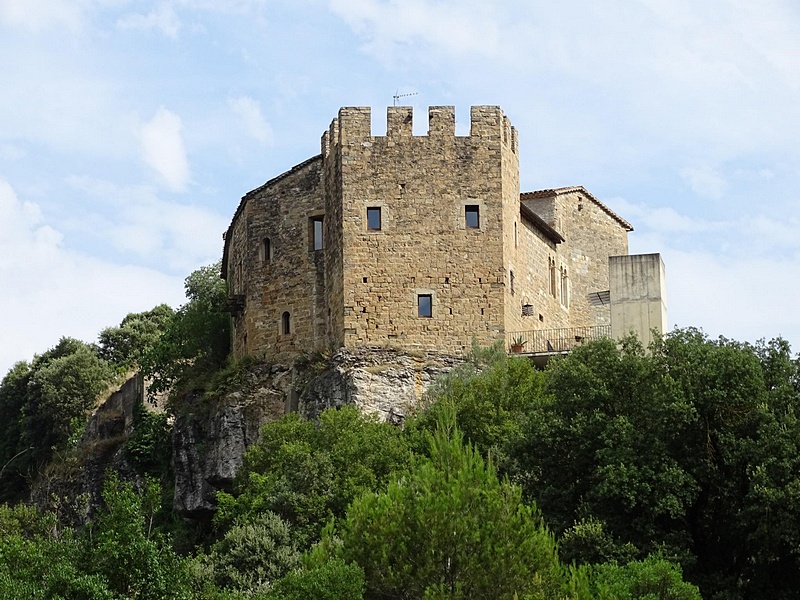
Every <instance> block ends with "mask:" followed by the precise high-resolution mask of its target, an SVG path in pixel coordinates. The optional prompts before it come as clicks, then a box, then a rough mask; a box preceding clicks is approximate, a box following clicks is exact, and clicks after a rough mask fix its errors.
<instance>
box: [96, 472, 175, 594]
mask: <svg viewBox="0 0 800 600" xmlns="http://www.w3.org/2000/svg"><path fill="white" fill-rule="evenodd" d="M160 496H161V491H160V489H159V486H158V484H156V483H155V482H153V481H152V480H150V481H148V482H147V485H146V486H145V488H144V490H143V492H142V494H141V495H139V494H137V493H136V492H135V491H134V490H133V487H132V485H131V484H129V483H122V482H120V481H119V479H118V478H117V476H116V474H114V473H109V476H108V478H107V479H106V484H105V486H104V488H103V500H104V501H105V504H106V507H105V509H104V510H103V511H102V512H101V514H100V516H99V517H98V519H97V522H96V523H95V524H94V527H93V528H92V530H91V537H90V542H89V547H88V552H87V558H88V565H89V568H90V569H91V572H92V573H93V574H95V575H98V576H100V577H102V578H103V580H104V581H106V582H107V583H108V586H109V588H111V589H112V590H113V591H114V593H115V594H117V595H119V596H120V597H122V598H141V599H142V600H145V599H148V600H150V599H152V600H159V599H162V598H175V599H180V598H190V597H191V595H190V580H189V574H188V569H187V565H186V564H185V561H184V560H183V559H181V558H179V557H178V556H177V555H176V554H175V553H174V552H173V551H172V550H171V549H170V547H169V544H168V543H167V540H165V539H163V538H162V537H161V535H160V534H159V533H158V532H157V531H155V530H154V529H153V520H154V517H155V513H156V511H157V509H158V506H159V502H160Z"/></svg>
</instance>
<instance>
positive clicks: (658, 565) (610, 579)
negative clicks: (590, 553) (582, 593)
mask: <svg viewBox="0 0 800 600" xmlns="http://www.w3.org/2000/svg"><path fill="white" fill-rule="evenodd" d="M593 587H594V590H593V591H594V592H595V597H596V598H597V600H701V596H700V591H699V590H698V589H697V587H696V586H694V585H692V584H690V583H686V582H685V581H683V577H682V575H681V569H680V567H678V566H677V565H675V564H673V563H670V562H668V561H666V560H664V559H662V558H660V557H658V556H649V557H647V558H646V559H644V560H642V561H633V562H630V563H628V564H627V565H625V566H619V565H617V564H616V563H606V564H603V565H600V566H599V567H597V568H596V570H595V574H594V581H593Z"/></svg>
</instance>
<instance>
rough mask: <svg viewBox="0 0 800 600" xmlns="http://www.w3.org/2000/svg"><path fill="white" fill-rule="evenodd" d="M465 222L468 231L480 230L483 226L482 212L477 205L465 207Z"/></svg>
mask: <svg viewBox="0 0 800 600" xmlns="http://www.w3.org/2000/svg"><path fill="white" fill-rule="evenodd" d="M464 221H465V224H466V226H467V229H478V228H480V226H481V212H480V207H479V206H478V205H477V204H467V205H466V206H465V207H464Z"/></svg>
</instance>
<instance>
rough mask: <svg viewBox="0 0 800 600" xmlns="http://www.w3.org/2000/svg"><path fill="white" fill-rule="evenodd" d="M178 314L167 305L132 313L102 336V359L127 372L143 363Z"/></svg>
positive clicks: (105, 331)
mask: <svg viewBox="0 0 800 600" xmlns="http://www.w3.org/2000/svg"><path fill="white" fill-rule="evenodd" d="M174 314H175V312H174V311H173V310H172V309H171V308H170V307H169V306H167V305H166V304H159V305H158V306H156V307H155V308H153V309H152V310H149V311H146V312H141V313H130V314H128V315H127V316H126V317H125V318H124V319H122V322H121V323H120V324H119V326H118V327H107V328H105V329H103V331H101V332H100V335H99V336H98V346H99V349H100V350H99V354H100V357H101V358H103V359H104V360H106V361H108V362H109V363H113V364H114V365H116V367H117V369H118V370H120V371H124V370H126V369H129V368H131V367H134V366H138V365H139V364H140V363H141V360H142V357H143V356H144V355H145V354H147V353H148V352H150V351H151V350H152V349H153V347H154V346H155V345H156V344H157V343H158V340H159V338H160V337H161V335H162V334H163V333H164V331H166V328H167V326H168V324H169V323H170V321H171V319H172V317H173V316H174Z"/></svg>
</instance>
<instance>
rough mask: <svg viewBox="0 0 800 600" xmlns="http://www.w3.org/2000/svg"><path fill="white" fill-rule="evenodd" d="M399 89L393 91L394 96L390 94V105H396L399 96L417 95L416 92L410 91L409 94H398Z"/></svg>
mask: <svg viewBox="0 0 800 600" xmlns="http://www.w3.org/2000/svg"><path fill="white" fill-rule="evenodd" d="M399 91H400V90H396V91H395V93H394V96H392V100H393V101H394V102H393V103H392V106H397V101H398V100H400V98H407V97H408V96H416V95H417V92H412V93H410V94H399V93H398V92H399Z"/></svg>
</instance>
